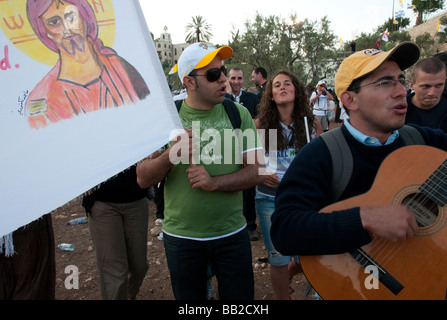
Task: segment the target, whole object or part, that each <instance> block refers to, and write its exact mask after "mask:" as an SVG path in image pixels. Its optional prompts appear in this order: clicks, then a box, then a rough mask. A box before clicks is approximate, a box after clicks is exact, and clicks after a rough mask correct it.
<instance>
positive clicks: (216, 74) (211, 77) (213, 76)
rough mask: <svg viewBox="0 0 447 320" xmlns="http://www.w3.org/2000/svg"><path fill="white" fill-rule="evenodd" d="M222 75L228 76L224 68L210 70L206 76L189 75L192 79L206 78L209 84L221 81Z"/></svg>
mask: <svg viewBox="0 0 447 320" xmlns="http://www.w3.org/2000/svg"><path fill="white" fill-rule="evenodd" d="M222 73H223V74H224V75H225V77H226V76H227V68H226V67H225V66H222V67H220V68H213V69H209V70H208V71H207V72H206V73H205V74H192V73H190V74H189V75H190V76H192V77H206V79H207V80H208V81H209V82H215V81H217V80H219V79H220V76H221V75H222Z"/></svg>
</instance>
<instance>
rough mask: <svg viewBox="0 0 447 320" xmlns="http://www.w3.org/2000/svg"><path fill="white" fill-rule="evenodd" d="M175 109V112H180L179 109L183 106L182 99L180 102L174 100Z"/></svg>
mask: <svg viewBox="0 0 447 320" xmlns="http://www.w3.org/2000/svg"><path fill="white" fill-rule="evenodd" d="M174 103H175V107H176V108H177V112H180V108H181V107H182V104H183V99H182V100H175V101H174Z"/></svg>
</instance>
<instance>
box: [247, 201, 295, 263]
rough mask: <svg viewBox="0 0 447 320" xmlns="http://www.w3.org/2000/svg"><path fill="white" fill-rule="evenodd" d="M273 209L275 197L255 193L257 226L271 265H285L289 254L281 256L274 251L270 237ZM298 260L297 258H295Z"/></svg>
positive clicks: (288, 260)
mask: <svg viewBox="0 0 447 320" xmlns="http://www.w3.org/2000/svg"><path fill="white" fill-rule="evenodd" d="M274 211H275V198H273V197H268V196H264V195H260V194H256V214H257V215H258V222H259V226H260V227H261V231H262V237H263V238H264V245H265V248H266V250H267V253H268V256H269V262H270V264H271V265H272V266H277V267H280V266H285V265H287V264H289V262H290V261H291V259H292V258H291V257H290V256H283V255H281V254H280V253H279V252H278V251H276V249H275V247H274V246H273V243H272V240H271V238H270V227H271V226H272V222H271V220H270V219H271V217H272V214H273V212H274ZM296 261H298V260H296Z"/></svg>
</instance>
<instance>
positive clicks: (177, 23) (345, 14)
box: [139, 0, 445, 43]
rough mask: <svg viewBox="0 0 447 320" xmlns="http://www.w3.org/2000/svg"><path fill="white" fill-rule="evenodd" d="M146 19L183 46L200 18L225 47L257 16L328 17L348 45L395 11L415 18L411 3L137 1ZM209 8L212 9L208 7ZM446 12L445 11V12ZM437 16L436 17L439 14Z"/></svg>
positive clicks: (350, 0)
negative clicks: (190, 27)
mask: <svg viewBox="0 0 447 320" xmlns="http://www.w3.org/2000/svg"><path fill="white" fill-rule="evenodd" d="M139 1H140V5H141V7H142V9H143V13H144V15H145V17H146V21H147V23H148V26H149V29H150V31H151V32H152V33H153V34H154V36H155V37H156V38H157V37H159V35H160V34H161V33H162V32H163V27H164V26H167V27H168V32H169V33H171V35H172V38H173V42H174V43H181V42H184V39H185V26H186V25H187V24H188V23H190V22H191V21H192V17H193V16H197V15H201V16H203V17H204V18H205V20H206V21H207V22H208V23H209V24H211V27H212V31H211V32H212V34H213V35H214V37H213V39H211V42H213V43H226V42H228V40H229V39H230V34H231V30H233V29H234V30H235V29H240V30H241V31H242V32H243V31H244V30H245V29H244V23H245V22H246V21H247V19H249V20H251V21H253V19H254V17H255V16H256V12H259V13H260V14H262V15H263V16H269V15H277V16H281V17H282V18H288V17H289V16H290V14H292V13H296V14H297V16H298V20H304V19H306V18H307V19H309V20H312V21H314V20H320V19H321V18H322V17H324V16H327V17H328V19H329V20H330V21H331V29H332V31H333V32H334V34H335V35H336V36H337V37H341V38H342V40H343V41H350V40H352V39H353V38H355V37H356V36H359V35H360V34H361V33H362V32H367V33H370V32H373V30H374V28H375V27H377V26H379V25H381V24H383V23H384V22H385V21H386V20H387V19H389V18H391V16H392V12H393V1H394V11H398V10H404V12H405V14H406V15H405V16H406V17H408V18H410V19H411V20H412V22H413V23H414V21H415V17H416V15H415V14H414V13H413V12H412V11H411V10H407V9H406V8H407V4H408V3H411V0H402V1H401V2H402V4H403V8H401V7H400V3H399V2H400V1H399V0H371V1H358V0H336V1H335V0H331V1H329V0H319V1H311V0H310V1H309V0H281V1H276V2H275V1H272V0H269V1H265V0H258V1H252V0H248V1H240V0H238V1H235V0H226V1H213V2H212V1H209V0H208V1H207V0H192V1H180V0H171V1H166V4H167V5H168V4H169V7H168V8H167V7H165V6H163V5H160V4H157V5H154V2H153V1H152V0H139ZM210 4H211V6H210ZM444 11H445V10H444ZM440 13H441V11H440V12H438V13H437V14H435V15H438V14H440Z"/></svg>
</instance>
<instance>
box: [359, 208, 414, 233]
mask: <svg viewBox="0 0 447 320" xmlns="http://www.w3.org/2000/svg"><path fill="white" fill-rule="evenodd" d="M360 217H361V219H362V225H363V228H364V229H365V230H367V231H368V232H370V233H371V234H373V235H374V236H376V237H379V238H383V239H386V240H390V241H404V240H406V239H408V238H411V237H412V236H413V235H414V233H415V232H416V230H417V228H418V226H417V222H416V218H415V217H414V215H413V214H412V213H411V212H410V211H409V210H408V208H407V207H405V206H403V205H402V206H393V205H388V206H382V207H362V208H360Z"/></svg>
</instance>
